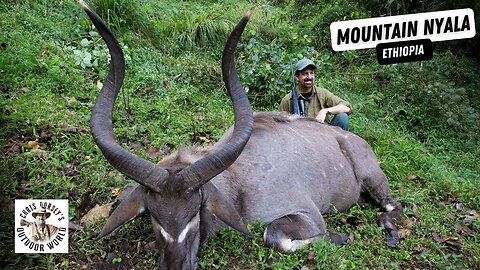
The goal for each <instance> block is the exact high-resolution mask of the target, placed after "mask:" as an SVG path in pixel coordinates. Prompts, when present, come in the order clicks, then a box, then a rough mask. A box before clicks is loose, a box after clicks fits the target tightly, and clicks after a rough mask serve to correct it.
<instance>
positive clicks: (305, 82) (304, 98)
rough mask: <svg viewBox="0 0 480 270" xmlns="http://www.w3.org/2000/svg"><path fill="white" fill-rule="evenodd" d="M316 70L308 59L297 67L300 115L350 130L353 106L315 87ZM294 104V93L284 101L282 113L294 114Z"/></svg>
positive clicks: (296, 76) (296, 77)
mask: <svg viewBox="0 0 480 270" xmlns="http://www.w3.org/2000/svg"><path fill="white" fill-rule="evenodd" d="M316 69H317V66H316V65H315V64H314V63H313V61H312V60H310V59H306V58H305V59H302V60H300V61H298V63H297V65H296V69H295V81H296V83H297V97H298V98H297V102H298V107H299V109H300V115H302V116H305V117H312V118H316V119H317V120H318V121H320V122H321V123H324V122H327V123H329V124H330V125H333V126H338V127H340V128H342V129H344V130H348V127H349V123H348V114H350V113H351V111H352V105H350V103H348V102H346V101H345V100H343V99H341V98H339V97H337V96H335V95H334V94H332V93H331V92H330V91H328V90H326V89H322V88H319V87H315V70H316ZM292 102H293V99H292V93H289V94H287V95H286V96H285V97H284V98H283V99H282V102H281V103H280V111H286V112H290V113H293V105H292ZM328 115H333V119H332V120H329V118H328Z"/></svg>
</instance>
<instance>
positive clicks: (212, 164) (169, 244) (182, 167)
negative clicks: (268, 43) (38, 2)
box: [78, 0, 253, 269]
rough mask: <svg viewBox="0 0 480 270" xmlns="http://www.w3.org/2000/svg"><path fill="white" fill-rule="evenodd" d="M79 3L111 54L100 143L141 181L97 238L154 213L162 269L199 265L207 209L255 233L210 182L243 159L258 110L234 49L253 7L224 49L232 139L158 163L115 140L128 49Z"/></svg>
mask: <svg viewBox="0 0 480 270" xmlns="http://www.w3.org/2000/svg"><path fill="white" fill-rule="evenodd" d="M78 2H79V3H80V5H81V6H82V8H83V9H84V10H85V12H86V13H87V15H88V16H89V17H90V19H91V20H92V22H93V24H94V25H95V27H96V28H97V30H98V32H99V33H100V35H101V36H102V38H103V39H104V41H105V43H106V44H107V46H108V50H109V52H110V56H111V62H110V70H109V72H108V76H107V78H106V80H105V81H104V83H103V88H102V89H101V92H100V94H99V95H98V97H97V100H96V104H95V106H94V108H93V111H92V118H91V130H92V134H93V137H94V140H95V143H96V144H97V145H98V147H99V148H100V150H101V151H102V153H103V155H104V156H105V158H106V159H107V160H108V162H109V163H110V164H111V165H112V166H113V167H115V168H116V169H117V170H118V171H120V172H121V173H123V174H125V175H126V176H128V177H130V178H132V179H134V180H135V181H136V182H137V183H138V184H139V185H137V186H136V188H135V189H134V190H133V191H132V192H131V193H130V194H129V195H128V198H127V199H125V200H123V201H122V202H121V203H120V204H119V206H118V207H117V208H116V209H115V211H114V212H113V213H112V215H111V217H110V218H109V219H108V221H107V223H106V224H105V226H104V228H103V229H102V231H101V232H100V234H99V235H98V237H97V239H101V238H103V237H105V236H106V235H108V234H110V233H111V232H113V231H114V230H115V229H117V228H118V227H120V226H122V225H124V224H125V223H127V222H129V221H131V220H133V219H135V218H136V217H138V216H140V215H142V214H144V213H149V214H150V216H151V220H152V225H153V230H154V232H155V236H156V240H157V241H156V242H157V247H158V248H159V250H160V254H161V256H160V263H159V266H160V268H162V269H194V268H196V267H197V252H198V249H199V245H200V223H201V210H202V209H206V210H207V211H209V212H210V213H211V214H212V215H214V216H215V217H217V218H219V219H220V220H222V221H223V222H224V223H226V224H228V225H229V226H231V227H232V228H234V229H236V230H238V231H240V232H242V233H244V234H249V232H248V230H247V228H246V225H245V224H244V223H243V221H242V219H241V217H240V215H239V214H238V212H237V211H236V210H235V208H234V207H233V206H231V205H230V204H229V203H227V202H226V200H225V198H223V197H222V195H220V194H219V193H218V192H215V187H214V186H213V184H211V183H209V181H210V180H211V179H212V178H213V177H215V176H216V175H218V174H219V173H221V172H222V171H224V170H225V169H226V168H228V167H229V166H230V165H231V164H232V163H233V162H234V161H235V160H236V159H237V157H238V156H239V155H240V153H241V152H242V150H243V148H244V146H245V144H246V143H247V141H248V139H249V137H250V135H251V132H252V126H253V112H252V109H251V106H250V103H249V101H248V98H247V96H246V94H245V91H244V89H243V86H242V84H241V82H240V80H239V78H238V75H237V72H236V69H235V63H234V52H235V48H236V46H237V43H238V41H239V39H240V36H241V34H242V32H243V30H244V28H245V26H246V24H247V21H248V19H249V17H250V15H251V13H252V11H253V10H250V11H248V12H247V14H246V15H245V16H244V17H243V18H242V19H241V20H240V22H239V23H238V24H237V25H236V27H235V28H234V29H233V31H232V33H231V34H230V36H229V38H228V40H227V43H226V45H225V48H224V51H223V57H222V75H223V81H224V83H225V86H226V88H227V91H228V93H229V95H230V97H231V100H232V104H233V110H234V116H235V123H234V130H233V133H232V136H230V139H229V141H228V142H227V143H226V144H222V145H223V147H214V148H213V149H212V150H211V151H203V152H202V155H201V157H199V158H198V159H196V160H195V161H193V162H188V161H182V159H181V158H176V157H170V158H166V159H164V160H163V161H161V162H160V163H159V164H153V163H151V162H149V161H148V160H145V159H143V158H141V157H139V156H136V155H134V154H132V153H130V152H128V151H126V150H125V149H123V148H122V147H121V146H120V145H118V144H117V142H116V140H115V137H114V133H113V123H112V111H113V107H114V103H115V99H116V97H117V95H118V92H119V90H120V88H121V86H122V82H123V78H124V75H125V60H124V56H123V52H122V49H121V48H120V46H119V44H118V42H117V40H116V38H115V37H114V35H113V34H112V32H111V31H110V30H109V29H108V27H107V26H106V24H105V22H104V21H102V19H101V18H100V17H99V16H98V15H97V14H96V13H95V12H94V11H93V10H92V9H91V8H90V7H89V6H88V5H86V4H85V3H84V2H83V1H82V0H78ZM219 206H221V207H219Z"/></svg>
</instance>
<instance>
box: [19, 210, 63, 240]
mask: <svg viewBox="0 0 480 270" xmlns="http://www.w3.org/2000/svg"><path fill="white" fill-rule="evenodd" d="M50 215H51V213H50V212H47V209H45V208H41V209H40V210H39V211H37V212H33V213H32V217H33V218H34V219H35V221H33V222H28V221H26V220H24V219H22V220H21V221H20V225H21V226H27V227H28V230H27V232H28V233H29V234H30V239H31V240H32V241H33V242H46V241H50V240H51V239H53V238H54V237H55V235H56V234H57V232H58V228H57V227H55V226H53V225H52V224H47V223H46V219H48V218H49V217H50Z"/></svg>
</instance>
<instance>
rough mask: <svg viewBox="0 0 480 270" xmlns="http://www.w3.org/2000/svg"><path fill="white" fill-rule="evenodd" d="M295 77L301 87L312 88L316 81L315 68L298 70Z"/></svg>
mask: <svg viewBox="0 0 480 270" xmlns="http://www.w3.org/2000/svg"><path fill="white" fill-rule="evenodd" d="M295 78H296V80H297V84H298V85H299V86H300V88H303V89H309V88H312V86H313V84H314V83H315V69H313V68H310V67H307V68H305V69H304V70H301V71H299V72H297V74H296V75H295Z"/></svg>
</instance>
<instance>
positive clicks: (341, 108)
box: [316, 104, 352, 123]
mask: <svg viewBox="0 0 480 270" xmlns="http://www.w3.org/2000/svg"><path fill="white" fill-rule="evenodd" d="M351 111H352V110H351V109H350V107H347V106H346V105H344V104H338V105H335V106H333V107H330V108H324V109H321V110H320V111H319V112H318V114H317V117H316V119H317V120H318V121H320V122H321V123H324V122H325V118H326V117H327V114H329V113H330V114H339V113H350V112H351Z"/></svg>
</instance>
